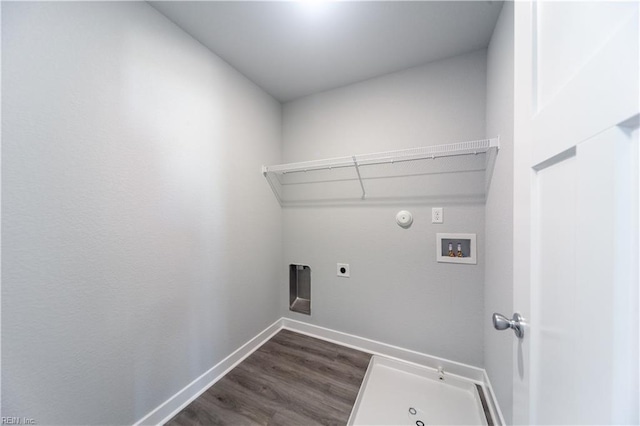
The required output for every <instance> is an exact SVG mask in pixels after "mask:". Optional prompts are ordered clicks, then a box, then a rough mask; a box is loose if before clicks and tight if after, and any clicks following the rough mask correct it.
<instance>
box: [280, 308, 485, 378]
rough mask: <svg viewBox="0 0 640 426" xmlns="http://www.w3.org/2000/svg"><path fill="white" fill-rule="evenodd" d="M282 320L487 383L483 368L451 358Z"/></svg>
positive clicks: (346, 343)
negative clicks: (451, 359)
mask: <svg viewBox="0 0 640 426" xmlns="http://www.w3.org/2000/svg"><path fill="white" fill-rule="evenodd" d="M282 320H283V326H284V328H286V329H288V330H292V331H296V332H298V333H302V334H306V335H309V336H312V337H317V338H318V339H322V340H327V341H329V342H333V343H337V344H339V345H342V346H347V347H350V348H353V349H359V350H361V351H364V352H369V353H371V354H374V355H382V356H384V357H387V358H394V359H398V360H400V361H405V362H411V363H414V364H418V365H421V366H424V367H430V368H435V369H437V368H438V367H442V368H443V369H444V371H445V372H447V373H448V374H455V375H457V376H460V377H463V378H465V379H470V380H473V381H474V382H478V383H484V370H483V369H482V368H478V367H473V366H471V365H467V364H462V363H460V362H456V361H450V360H447V359H444V358H439V357H436V356H433V355H427V354H423V353H421V352H416V351H412V350H410V349H404V348H400V347H398V346H393V345H389V344H387V343H382V342H378V341H376V340H371V339H366V338H364V337H359V336H354V335H353V334H347V333H343V332H341V331H335V330H331V329H328V328H324V327H320V326H317V325H313V324H309V323H306V322H301V321H297V320H293V319H290V318H283V319H282Z"/></svg>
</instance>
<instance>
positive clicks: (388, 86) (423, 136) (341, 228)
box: [280, 50, 486, 366]
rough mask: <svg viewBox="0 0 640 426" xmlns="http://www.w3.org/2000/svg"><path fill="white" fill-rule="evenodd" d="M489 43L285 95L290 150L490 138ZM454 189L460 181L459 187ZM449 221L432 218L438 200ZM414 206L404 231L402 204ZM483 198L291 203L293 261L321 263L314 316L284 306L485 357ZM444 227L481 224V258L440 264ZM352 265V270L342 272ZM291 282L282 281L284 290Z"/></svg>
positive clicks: (315, 276)
mask: <svg viewBox="0 0 640 426" xmlns="http://www.w3.org/2000/svg"><path fill="white" fill-rule="evenodd" d="M485 84H486V52H485V51H484V50H483V51H478V52H473V53H470V54H466V55H462V56H458V57H454V58H450V59H446V60H443V61H438V62H434V63H431V64H427V65H424V66H421V67H416V68H412V69H409V70H406V71H402V72H398V73H394V74H390V75H386V76H383V77H379V78H375V79H372V80H368V81H365V82H362V83H358V84H354V85H350V86H347V87H344V88H340V89H336V90H331V91H328V92H324V93H320V94H316V95H312V96H308V97H305V98H302V99H299V100H296V101H293V102H290V103H287V104H285V105H284V108H283V158H284V160H285V161H286V162H292V161H304V160H313V159H321V158H327V157H335V156H342V155H352V154H361V153H367V152H376V151H384V150H391V149H402V148H409V147H416V146H424V145H435V144H441V143H448V142H460V141H465V140H473V139H480V138H483V137H484V135H485V105H486V99H485ZM451 189H452V190H453V189H454V188H451ZM433 206H438V207H444V208H445V210H444V218H445V223H444V224H442V225H433V224H431V220H430V219H431V207H433ZM400 209H409V210H410V211H412V213H413V214H414V218H415V222H414V225H413V226H412V227H411V228H410V229H407V230H404V229H401V228H399V227H398V226H397V225H396V223H395V214H396V212H397V211H398V210H400ZM484 226H485V225H484V204H483V202H481V201H480V202H478V201H473V200H465V199H456V198H455V197H453V198H447V199H440V198H437V197H436V198H432V199H431V200H429V201H428V202H424V201H423V202H417V201H414V202H407V203H390V204H384V203H378V204H373V203H362V205H361V206H325V207H296V208H285V209H283V233H284V262H283V263H282V264H281V265H280V268H281V269H282V270H283V271H284V270H286V269H285V268H286V265H288V264H289V263H295V262H300V263H305V264H308V265H310V266H311V269H312V290H311V291H312V316H311V317H310V318H309V317H307V316H304V315H301V314H296V313H291V312H289V311H288V307H287V305H286V302H287V300H288V297H287V295H285V294H283V295H282V296H281V298H280V306H281V309H282V312H283V314H285V315H287V316H288V317H290V318H294V319H298V320H302V321H309V322H311V323H313V324H317V325H320V326H325V327H329V328H332V329H335V330H340V331H343V332H347V333H353V334H356V335H359V336H363V337H367V338H371V339H375V340H380V341H383V342H386V343H390V344H395V345H399V346H402V347H405V348H410V349H414V350H418V351H421V352H426V353H429V354H432V355H436V356H442V357H446V358H449V359H452V360H457V361H461V362H465V363H469V364H472V365H476V366H482V365H483V359H482V357H483V347H482V342H483V325H482V323H483V294H484V290H483V279H484V262H485V261H484V258H485V255H484V251H483V247H484ZM436 232H473V233H477V234H478V248H479V255H478V259H479V260H478V264H477V265H455V264H438V263H436V262H435V233H436ZM338 262H341V263H349V264H350V266H351V278H350V279H345V278H338V277H336V263H338ZM286 290H287V288H285V286H282V291H283V292H284V291H286Z"/></svg>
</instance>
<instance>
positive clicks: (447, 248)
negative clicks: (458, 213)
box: [436, 233, 478, 265]
mask: <svg viewBox="0 0 640 426" xmlns="http://www.w3.org/2000/svg"><path fill="white" fill-rule="evenodd" d="M436 261H438V262H441V263H466V264H471V265H475V264H477V263H478V260H477V255H476V234H448V233H437V234H436Z"/></svg>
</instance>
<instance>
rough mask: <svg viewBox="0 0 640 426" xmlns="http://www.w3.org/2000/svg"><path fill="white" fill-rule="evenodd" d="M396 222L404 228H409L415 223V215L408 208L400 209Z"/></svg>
mask: <svg viewBox="0 0 640 426" xmlns="http://www.w3.org/2000/svg"><path fill="white" fill-rule="evenodd" d="M396 223H397V224H398V225H399V226H400V227H402V228H408V227H410V226H411V224H412V223H413V215H412V214H411V212H408V211H406V210H400V211H399V212H398V214H397V215H396Z"/></svg>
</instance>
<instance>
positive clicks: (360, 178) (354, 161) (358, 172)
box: [351, 155, 366, 200]
mask: <svg viewBox="0 0 640 426" xmlns="http://www.w3.org/2000/svg"><path fill="white" fill-rule="evenodd" d="M351 158H353V165H354V166H356V173H357V174H358V181H359V182H360V188H362V199H363V200H364V196H365V195H366V193H365V191H364V184H363V183H362V177H361V176H360V169H359V168H358V160H356V156H355V155H354V156H353V157H351Z"/></svg>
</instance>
